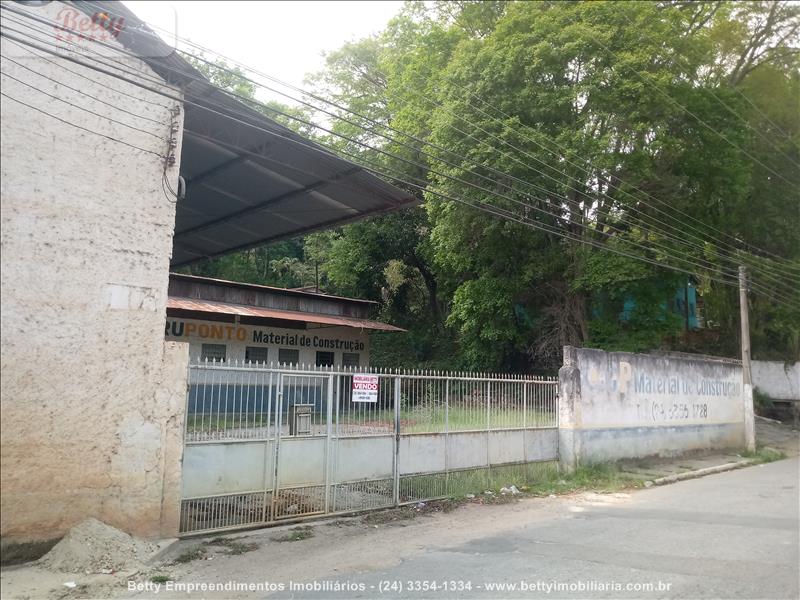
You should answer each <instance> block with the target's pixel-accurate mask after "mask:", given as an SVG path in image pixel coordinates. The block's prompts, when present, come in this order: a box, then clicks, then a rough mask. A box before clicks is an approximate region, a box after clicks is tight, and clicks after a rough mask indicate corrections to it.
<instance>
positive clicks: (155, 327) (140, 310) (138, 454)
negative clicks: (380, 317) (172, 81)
mask: <svg viewBox="0 0 800 600" xmlns="http://www.w3.org/2000/svg"><path fill="white" fill-rule="evenodd" d="M15 6H16V7H17V8H24V7H22V6H21V5H15ZM68 8H69V7H67V6H66V5H65V4H63V3H60V2H54V3H51V4H49V5H46V6H43V7H27V8H24V10H27V11H29V12H31V13H33V14H35V15H37V16H41V17H44V18H47V19H51V20H54V21H62V20H63V18H64V14H63V13H61V11H63V10H67V9H68ZM70 10H74V9H70ZM79 17H80V15H77V16H76V18H79ZM84 18H88V17H84ZM32 23H33V22H30V23H29V24H32ZM38 28H39V29H40V33H38V34H36V35H37V36H39V37H43V38H44V37H47V38H49V39H51V40H52V41H53V42H54V43H57V44H59V45H60V46H62V47H66V46H67V43H66V42H65V41H63V40H62V41H59V40H57V39H55V38H56V35H57V31H58V30H56V29H55V28H53V27H52V26H49V25H44V24H39V25H38ZM80 43H81V44H85V46H86V48H88V49H94V46H92V43H91V42H90V41H83V42H80ZM106 43H110V44H112V45H113V44H116V42H115V40H114V39H113V38H109V39H107V40H106ZM120 48H121V46H120ZM2 53H3V56H4V57H9V58H10V59H13V61H15V62H12V60H8V59H6V58H4V59H3V61H2V66H3V72H4V73H7V74H8V75H10V76H11V77H15V78H17V79H19V80H22V81H25V82H28V83H29V84H30V85H31V86H33V88H36V89H33V88H31V87H27V86H25V85H23V84H22V83H19V82H18V81H15V80H13V79H12V78H11V77H8V76H4V77H3V78H2V87H3V92H4V94H7V95H8V96H9V97H10V98H13V99H14V100H12V99H7V98H3V102H2V165H1V168H2V200H3V210H2V258H1V260H2V267H1V272H2V298H3V310H2V330H1V331H2V356H1V358H0V360H1V362H2V420H1V421H0V424H1V427H2V434H1V437H2V442H1V443H2V452H1V459H0V461H1V463H2V464H1V466H0V488H2V519H1V522H0V535H2V540H3V544H10V543H15V542H23V541H29V540H41V539H49V538H56V537H58V536H61V535H63V534H64V532H65V531H66V530H67V529H68V528H69V527H71V526H72V525H74V524H75V523H77V522H78V521H80V520H82V519H84V518H86V517H89V516H93V517H97V518H99V519H102V520H104V521H106V522H108V523H110V524H112V525H115V526H117V527H120V528H122V529H124V530H126V531H129V532H132V533H136V534H140V535H146V536H156V535H168V534H171V533H174V532H175V531H176V530H177V515H176V512H175V511H176V510H177V506H178V504H177V503H178V496H179V494H180V486H179V483H180V481H179V477H180V459H181V448H182V447H181V445H180V443H179V439H180V435H181V434H182V418H183V417H182V413H183V410H184V404H185V389H186V361H187V349H186V346H185V344H178V345H176V344H165V342H164V319H165V315H166V300H167V284H168V272H169V258H170V254H171V250H172V234H173V229H174V219H175V202H174V198H169V197H168V196H167V195H166V194H165V192H164V190H163V188H162V177H163V176H165V175H166V177H167V178H169V180H170V182H171V185H172V186H173V188H174V187H175V185H176V180H177V175H178V164H179V157H180V139H181V127H180V126H181V123H182V116H181V115H180V113H179V114H178V115H177V117H174V122H175V123H177V125H178V130H177V131H176V132H175V134H174V139H175V140H177V142H178V147H177V148H176V158H177V159H178V160H176V163H175V165H174V166H171V167H168V168H166V171H165V162H164V160H163V159H162V157H161V155H163V154H165V153H166V150H167V146H168V140H169V138H170V135H171V134H170V127H171V121H172V120H173V114H172V112H171V111H172V110H173V109H176V108H179V106H178V103H176V102H174V101H170V100H168V99H166V98H164V97H162V96H160V95H158V94H156V93H153V92H149V91H145V90H143V89H141V88H139V87H136V86H134V85H131V84H127V83H124V82H122V81H120V80H118V79H116V78H113V77H110V76H107V75H104V74H102V73H99V72H97V71H94V70H92V69H88V68H86V67H82V66H80V65H77V64H74V63H71V62H67V61H63V60H62V59H57V58H54V57H53V56H47V57H46V60H45V58H41V57H39V56H34V54H32V52H31V51H30V50H26V49H24V48H22V47H20V46H17V45H15V44H13V43H12V41H11V40H9V39H8V38H6V37H3V39H2ZM104 53H105V54H108V55H110V56H112V58H113V59H115V60H119V61H125V62H126V64H127V65H128V66H129V67H130V68H133V69H137V70H139V71H141V72H142V73H143V74H144V75H146V76H147V77H151V78H155V77H157V75H156V74H155V73H154V72H153V71H151V70H150V69H149V68H148V67H147V65H146V64H145V63H143V62H141V61H138V60H133V59H130V58H126V57H124V56H122V55H117V52H116V51H113V50H108V49H106V50H104ZM35 54H41V53H35ZM25 67H27V69H26V68H25ZM28 69H30V70H28ZM34 71H35V72H34ZM37 73H38V74H37ZM39 74H40V75H39ZM45 77H49V78H50V79H46V78H45ZM52 80H55V81H58V82H61V83H62V84H63V85H59V84H58V83H56V82H55V81H52ZM150 84H151V85H153V83H152V82H150ZM67 85H69V86H72V87H75V88H79V89H81V90H82V91H83V92H85V94H81V93H79V92H75V91H71V90H70V89H68V88H67V87H65V86H67ZM45 93H49V94H52V95H53V96H57V97H59V98H64V99H66V100H68V102H70V103H71V104H72V105H70V104H67V103H65V102H62V101H59V100H57V99H54V98H51V97H48V96H46V95H45ZM89 95H91V96H94V97H95V98H94V99H93V98H90V97H89ZM22 103H25V104H27V105H29V106H26V105H25V104H22ZM73 105H74V106H73ZM81 108H83V109H86V110H81ZM87 110H88V111H92V112H93V113H96V114H92V113H90V112H87ZM42 111H44V112H42ZM125 111H127V112H125ZM45 112H46V113H49V114H50V115H52V116H48V115H46V114H44V113H45ZM98 115H102V116H98ZM134 115H136V116H134ZM123 123H124V125H123ZM91 132H95V133H91ZM134 146H135V147H134ZM173 488H174V489H173ZM163 499H166V501H163ZM173 505H174V506H173Z"/></svg>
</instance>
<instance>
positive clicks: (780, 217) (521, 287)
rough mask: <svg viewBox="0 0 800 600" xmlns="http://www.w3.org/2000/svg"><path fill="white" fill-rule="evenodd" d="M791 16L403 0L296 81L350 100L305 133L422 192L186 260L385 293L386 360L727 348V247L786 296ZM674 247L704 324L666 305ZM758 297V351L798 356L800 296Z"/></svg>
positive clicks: (796, 120)
mask: <svg viewBox="0 0 800 600" xmlns="http://www.w3.org/2000/svg"><path fill="white" fill-rule="evenodd" d="M799 28H800V7H797V6H796V5H792V4H790V3H773V2H747V3H736V2H734V3H711V2H695V3H685V2H441V3H435V4H434V5H433V6H430V5H425V4H422V3H408V4H407V5H406V6H405V8H404V9H403V10H402V11H401V12H400V14H399V15H398V16H397V17H395V18H394V19H393V20H392V21H391V22H390V23H389V24H388V25H387V27H386V29H385V30H384V31H383V32H382V33H381V34H380V35H377V36H375V37H371V38H368V39H365V40H361V41H358V42H353V43H349V44H346V45H345V46H343V47H342V48H341V49H340V50H338V51H336V52H334V53H332V54H330V55H329V56H328V57H327V63H326V68H325V70H324V71H323V72H321V73H318V74H316V75H314V76H313V77H312V78H311V80H310V83H311V85H313V86H314V88H315V91H316V93H317V94H319V95H321V96H325V97H327V98H329V99H330V100H332V101H334V102H336V103H337V104H338V105H339V106H341V107H342V108H341V109H334V110H336V111H337V112H338V114H340V115H341V116H342V117H345V118H346V119H347V121H344V120H339V121H336V120H334V121H333V128H334V131H335V132H336V133H338V134H340V136H335V135H333V136H332V135H317V136H316V137H317V139H318V140H320V141H321V142H323V143H326V144H329V145H331V146H334V147H336V148H337V149H338V151H339V152H341V153H342V154H343V155H345V156H351V157H354V158H358V159H359V160H361V161H363V162H365V163H366V164H368V165H370V166H373V167H375V168H379V169H380V170H382V171H384V172H386V173H388V174H389V175H391V176H395V177H400V178H402V179H403V180H405V181H406V182H407V183H406V184H405V185H407V187H408V189H409V191H410V192H411V193H413V194H415V195H416V196H417V197H418V198H419V199H420V201H421V203H422V204H421V206H420V207H418V208H413V209H409V210H406V211H404V212H402V213H396V214H391V215H388V216H385V217H381V218H376V219H372V220H370V221H367V222H362V223H357V224H354V225H349V226H346V227H343V228H341V229H340V230H337V231H333V232H324V233H320V234H315V235H312V236H309V237H307V238H306V239H305V240H298V241H296V242H284V243H282V244H280V245H277V246H273V247H271V248H262V249H258V250H253V251H250V252H247V253H243V254H241V255H234V256H230V257H224V258H222V259H218V260H216V261H213V262H212V263H210V264H208V265H204V266H201V267H199V269H200V271H199V272H203V273H205V274H213V275H216V276H224V277H229V278H231V279H243V280H247V281H262V282H265V283H276V284H280V285H309V284H312V283H314V282H316V281H319V282H321V285H322V287H323V288H325V289H327V290H328V291H331V292H336V293H340V294H350V295H354V296H359V297H364V298H369V299H374V300H378V301H379V302H380V303H381V304H380V306H381V309H380V311H381V315H380V316H382V317H383V318H386V319H388V320H390V321H392V322H395V323H397V324H399V325H401V326H404V327H406V328H408V329H409V333H408V334H405V335H400V336H398V335H393V336H382V337H376V339H375V340H374V349H373V362H374V363H384V364H387V365H392V366H396V365H411V364H414V365H418V364H427V365H430V366H437V367H451V368H458V367H467V368H478V369H482V370H489V369H499V368H512V369H549V368H553V367H555V366H557V365H558V364H559V363H560V353H561V350H560V348H561V346H563V345H565V344H573V345H589V346H596V347H602V348H606V349H613V350H632V351H646V350H649V349H655V348H665V349H677V350H689V351H692V350H695V351H702V352H708V353H717V354H725V355H736V354H737V352H738V350H737V348H738V339H739V333H738V296H737V291H736V289H735V288H734V287H731V286H728V285H723V283H722V282H721V281H719V280H720V279H725V280H727V281H729V282H730V281H732V279H733V278H735V273H734V270H735V267H736V264H737V263H738V262H742V263H744V264H747V265H749V266H750V267H751V269H752V270H754V272H755V273H756V274H759V276H760V277H761V279H760V280H758V284H759V285H760V286H761V289H760V291H762V292H764V293H767V292H769V291H771V290H774V291H776V292H777V293H779V294H780V295H781V296H782V297H784V298H785V297H787V296H788V297H791V298H794V300H795V302H794V306H795V307H796V306H797V304H798V303H797V297H798V296H799V295H800V292H798V289H797V287H796V284H795V283H794V282H792V281H791V280H789V279H787V278H786V277H785V273H787V272H790V271H787V269H790V268H794V269H795V271H794V272H795V273H798V271H797V269H798V268H800V199H799V197H798V186H799V185H800V169H799V168H798V164H800V152H798V141H800V111H798V106H800V75H798V67H799V66H800V60H799V59H798V50H797V46H798V30H799ZM220 83H221V84H223V85H225V86H227V87H228V88H229V89H236V90H237V91H239V92H240V93H245V94H247V95H249V96H252V95H253V93H254V90H253V89H252V88H247V86H246V85H245V86H244V87H242V82H241V81H239V82H237V81H222V82H220ZM273 108H274V106H273ZM326 108H327V107H326ZM290 110H296V109H290ZM327 110H331V109H330V108H327ZM290 121H291V120H290ZM389 127H390V128H391V129H388V128H389ZM398 131H399V132H401V133H397V132H398ZM305 133H307V134H311V133H312V132H311V131H306V132H305ZM423 142H428V143H429V144H431V145H426V144H424V143H423ZM365 145H366V146H368V147H365ZM370 147H371V148H370ZM409 183H410V184H413V185H408V184H409ZM397 184H398V185H400V186H401V187H402V186H403V185H404V184H403V183H397ZM445 196H447V197H454V198H457V199H459V200H460V201H461V202H465V203H488V204H491V205H492V206H495V207H498V208H499V209H504V210H506V211H509V212H511V213H513V214H515V215H517V220H516V221H514V220H508V219H500V218H498V217H495V216H492V215H490V214H487V213H486V212H484V211H479V210H475V209H473V208H470V207H467V206H464V204H461V203H456V202H452V201H450V200H447V199H445ZM676 217H677V218H678V219H679V220H676V219H675V218H676ZM531 224H535V225H537V226H544V228H545V231H543V230H541V229H537V228H532V227H531V226H530V225H531ZM728 236H730V237H728ZM734 238H735V239H736V240H741V241H742V242H743V243H744V244H750V245H753V246H755V247H758V248H761V249H764V250H766V251H768V252H769V253H772V254H774V255H776V256H779V257H782V258H783V259H784V261H785V262H781V263H777V264H778V265H779V266H778V267H774V266H773V267H771V266H770V264H776V263H769V264H768V263H767V262H765V261H761V260H758V259H756V258H753V257H752V256H749V255H743V254H740V253H731V252H730V251H729V250H728V249H727V248H726V247H725V246H724V245H722V244H721V243H720V242H721V241H722V242H725V241H727V242H730V241H731V240H733V239H734ZM609 249H613V250H616V251H617V252H619V253H612V252H610V251H608V250H609ZM726 253H727V254H726ZM633 257H644V258H646V259H647V262H642V261H640V260H635V259H634V258H633ZM667 264H671V265H673V266H676V267H678V268H680V269H683V270H684V271H688V272H690V273H691V278H692V280H693V281H694V282H696V283H697V285H698V288H699V290H700V291H701V293H702V297H703V301H704V317H705V320H706V325H707V327H706V328H705V329H704V330H703V331H702V332H700V333H698V334H689V333H686V332H684V331H683V325H684V322H683V319H682V318H681V317H680V316H677V315H675V314H672V312H671V311H670V310H666V309H665V307H666V306H668V305H670V303H671V302H672V298H673V297H674V295H675V292H676V290H677V289H678V288H679V287H680V286H682V285H685V283H686V281H687V278H688V277H689V274H687V273H681V272H677V271H674V270H668V269H666V268H664V266H665V265H667ZM631 300H634V301H635V306H634V308H633V310H632V311H629V314H628V315H627V318H626V319H624V320H621V319H620V314H621V313H622V311H623V307H624V306H625V303H626V301H628V302H629V301H631ZM751 308H752V313H751V315H752V316H751V324H752V332H753V334H752V335H753V348H754V355H755V356H756V357H758V356H761V357H770V358H773V357H774V358H785V359H791V358H796V357H798V356H799V355H800V312H798V310H797V308H793V309H792V308H789V307H787V303H786V302H783V303H780V302H775V301H773V300H770V299H769V298H767V297H766V296H765V295H763V294H762V295H754V296H753V301H752V307H751Z"/></svg>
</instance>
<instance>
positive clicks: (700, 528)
mask: <svg viewBox="0 0 800 600" xmlns="http://www.w3.org/2000/svg"><path fill="white" fill-rule="evenodd" d="M798 479H800V462H798V458H793V459H788V460H783V461H779V462H775V463H771V464H768V465H763V466H759V467H751V468H746V469H740V470H738V471H731V472H728V473H722V474H719V475H713V476H708V477H705V478H702V479H696V480H692V481H686V482H682V483H678V484H674V485H669V486H664V487H658V488H652V489H648V490H643V491H641V492H638V493H635V494H633V495H632V496H631V497H630V498H627V499H625V500H624V501H621V502H619V503H613V502H610V503H609V502H603V501H598V502H594V503H593V502H588V503H583V504H580V505H575V506H565V510H567V511H569V512H571V513H572V514H571V515H570V518H563V516H558V515H552V516H548V517H546V518H542V519H536V520H533V521H530V520H528V521H524V522H521V523H520V526H519V527H518V528H512V529H509V530H506V531H504V532H503V533H502V534H501V535H493V534H492V533H491V532H485V531H481V532H480V533H479V534H478V535H476V536H475V537H473V538H471V539H468V540H466V541H463V542H459V543H457V544H453V545H450V546H447V545H445V546H442V547H435V548H427V547H426V548H425V549H424V550H422V551H420V552H419V553H418V554H415V555H412V556H409V557H406V558H404V559H402V560H401V561H400V562H399V563H398V564H395V565H393V566H391V567H390V568H388V569H375V570H371V569H369V567H367V568H361V569H359V570H357V571H351V572H348V571H341V572H340V573H338V574H337V577H335V578H326V579H322V580H318V581H317V582H316V583H313V582H312V583H308V584H307V585H309V586H315V585H316V586H317V587H323V588H324V589H319V590H318V591H314V590H313V589H312V590H310V591H293V592H291V593H289V592H281V593H277V594H274V595H272V596H269V597H270V598H376V597H388V598H391V597H394V598H529V597H536V598H565V597H566V598H792V599H797V598H800V583H799V580H800V574H799V573H800V555H799V553H798V547H799V546H800V522H799V521H798V512H800V496H799V490H798ZM409 533H410V532H409ZM309 558H311V557H309ZM309 568H310V569H313V559H312V564H309ZM343 585H347V586H349V587H348V589H346V590H342V591H338V590H337V586H343ZM512 586H515V587H512ZM524 586H527V589H524ZM548 586H566V587H551V588H550V589H549V591H548ZM631 586H632V587H631ZM648 586H652V587H653V589H650V588H649V587H648ZM354 587H355V588H357V589H353V588H354ZM361 588H363V591H362V590H361ZM467 588H470V589H467Z"/></svg>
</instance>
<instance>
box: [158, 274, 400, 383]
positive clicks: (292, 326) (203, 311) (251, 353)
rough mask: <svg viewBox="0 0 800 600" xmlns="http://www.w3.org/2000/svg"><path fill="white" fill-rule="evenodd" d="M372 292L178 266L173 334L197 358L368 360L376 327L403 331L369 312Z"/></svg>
mask: <svg viewBox="0 0 800 600" xmlns="http://www.w3.org/2000/svg"><path fill="white" fill-rule="evenodd" d="M374 306H375V303H374V302H371V301H369V300H358V299H355V298H342V297H340V296H331V295H328V294H320V293H315V292H309V291H305V290H290V289H283V288H276V287H269V286H264V285H254V284H250V283H239V282H234V281H223V280H220V279H211V278H208V277H197V276H193V275H181V274H177V273H172V274H171V275H170V282H169V298H168V300H167V322H166V326H165V329H164V334H165V338H166V339H167V340H168V341H176V342H188V344H189V356H190V358H191V359H192V360H195V361H196V360H208V361H225V362H257V363H274V364H282V365H316V366H333V365H341V366H344V367H359V366H361V367H363V366H367V365H369V333H370V332H371V331H402V329H400V328H398V327H394V326H392V325H388V324H386V323H381V322H379V321H375V320H371V319H369V318H368V317H369V313H370V311H371V309H373V308H374Z"/></svg>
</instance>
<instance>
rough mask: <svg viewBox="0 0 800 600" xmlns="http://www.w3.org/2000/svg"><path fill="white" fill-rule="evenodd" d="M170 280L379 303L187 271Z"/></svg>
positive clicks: (327, 298) (175, 275)
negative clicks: (188, 272) (205, 275)
mask: <svg viewBox="0 0 800 600" xmlns="http://www.w3.org/2000/svg"><path fill="white" fill-rule="evenodd" d="M169 278H170V280H175V281H195V282H197V283H211V284H219V285H223V286H226V287H238V288H245V289H252V290H264V291H265V292H269V293H273V294H282V295H287V296H303V297H309V298H322V299H324V300H341V301H343V302H356V303H358V304H377V302H375V301H374V300H364V299H362V298H349V297H347V296H334V295H333V294H324V293H322V292H316V291H311V290H307V289H305V288H282V287H275V286H272V285H262V284H260V283H245V282H243V281H231V280H229V279H217V278H216V277H204V276H201V275H189V274H186V273H170V274H169Z"/></svg>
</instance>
